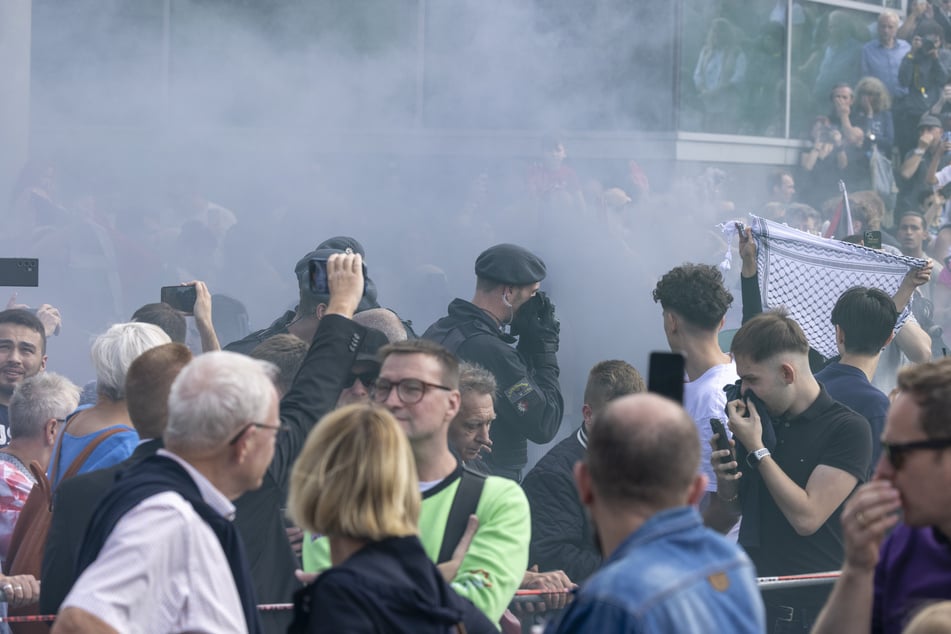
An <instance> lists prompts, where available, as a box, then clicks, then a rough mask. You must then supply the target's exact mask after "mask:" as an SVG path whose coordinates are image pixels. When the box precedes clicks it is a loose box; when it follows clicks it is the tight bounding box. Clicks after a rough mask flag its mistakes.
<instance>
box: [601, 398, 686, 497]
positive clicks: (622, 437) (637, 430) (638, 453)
mask: <svg viewBox="0 0 951 634" xmlns="http://www.w3.org/2000/svg"><path fill="white" fill-rule="evenodd" d="M632 399H641V400H643V401H644V402H645V403H649V402H650V401H655V404H657V403H659V405H660V407H662V408H663V410H665V413H664V414H662V415H660V416H657V417H656V418H651V419H645V418H642V417H641V416H640V415H639V416H636V417H635V416H632V414H631V412H630V404H631V403H632V402H633V401H632ZM661 401H663V402H662V403H660V402H661ZM646 409H647V408H646V407H645V410H646ZM651 409H655V408H654V407H651ZM646 413H647V412H646V411H645V414H646ZM587 463H588V468H589V471H590V473H591V480H592V483H593V485H594V487H595V489H596V490H597V492H598V493H599V494H600V495H601V496H603V497H604V498H605V499H607V500H609V501H612V502H617V503H619V504H625V503H627V504H642V505H647V506H650V507H652V508H665V507H669V506H673V505H675V504H676V500H677V499H679V497H680V496H682V495H683V493H684V492H685V491H686V490H687V489H688V488H689V487H690V485H691V483H692V482H693V481H694V477H695V476H696V474H697V471H698V470H699V469H700V438H699V436H698V435H697V427H696V425H695V424H694V422H693V419H692V418H690V415H689V414H687V412H686V411H685V410H684V409H683V408H682V407H680V406H679V405H677V404H676V403H674V402H673V401H670V400H668V399H665V398H663V397H660V396H657V395H655V394H636V395H633V396H627V397H624V398H622V399H618V400H615V401H614V402H613V403H610V404H609V405H608V406H607V407H605V408H604V409H603V410H602V411H601V412H600V413H599V414H598V415H597V416H596V417H595V421H594V424H593V425H592V426H591V431H590V433H589V435H588V455H587Z"/></svg>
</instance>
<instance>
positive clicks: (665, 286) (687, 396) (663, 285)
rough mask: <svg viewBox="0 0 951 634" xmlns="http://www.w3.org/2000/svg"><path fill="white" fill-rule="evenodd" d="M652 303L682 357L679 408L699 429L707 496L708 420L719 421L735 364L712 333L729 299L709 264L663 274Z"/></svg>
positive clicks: (710, 486) (712, 486)
mask: <svg viewBox="0 0 951 634" xmlns="http://www.w3.org/2000/svg"><path fill="white" fill-rule="evenodd" d="M654 301H655V302H659V303H660V305H661V308H663V311H664V333H665V334H666V335H667V343H668V344H669V345H670V349H671V351H672V352H679V353H680V354H682V355H684V357H686V365H685V371H686V374H687V376H686V379H685V381H686V382H685V384H684V402H683V406H684V409H686V410H687V412H688V413H689V414H690V417H691V418H692V419H693V421H694V423H695V424H696V425H697V431H698V432H699V433H700V440H701V442H700V450H701V451H702V452H703V456H702V459H701V461H700V469H701V471H702V472H703V473H704V474H705V475H706V476H707V496H706V497H705V498H704V500H703V502H702V505H703V506H706V503H707V501H708V500H707V498H708V497H709V495H710V494H711V493H714V492H716V488H717V478H716V474H714V473H713V467H711V466H710V436H712V435H713V432H712V431H711V430H710V419H711V418H719V419H720V420H721V421H722V420H724V419H725V416H726V415H725V414H724V408H725V407H726V394H725V393H724V392H723V386H725V385H729V384H731V383H734V382H736V380H737V379H738V378H739V377H738V376H737V374H736V364H735V363H734V362H733V358H732V357H731V356H730V355H729V354H727V353H725V352H723V350H721V349H720V343H719V341H718V340H717V335H718V334H719V332H720V329H721V328H722V327H723V318H724V315H726V311H727V310H728V309H729V308H730V304H732V303H733V295H731V294H730V291H728V290H727V289H726V287H725V286H724V285H723V275H721V273H720V271H719V269H717V268H716V267H715V266H709V265H706V264H684V265H682V266H678V267H675V268H673V269H671V270H670V271H668V272H667V273H666V274H664V276H663V277H661V278H660V281H659V282H657V286H656V287H655V288H654Z"/></svg>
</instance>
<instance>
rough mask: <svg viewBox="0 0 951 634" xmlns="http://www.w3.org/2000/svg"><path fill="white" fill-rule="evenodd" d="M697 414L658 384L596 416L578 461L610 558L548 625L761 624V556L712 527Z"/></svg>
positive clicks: (618, 628) (757, 628) (692, 628)
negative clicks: (701, 508) (706, 513)
mask: <svg viewBox="0 0 951 634" xmlns="http://www.w3.org/2000/svg"><path fill="white" fill-rule="evenodd" d="M699 467H700V439H699V436H698V434H697V428H696V426H695V425H694V422H693V419H691V418H690V416H689V415H688V414H687V412H686V411H685V410H684V409H683V408H682V407H681V406H680V405H678V404H676V403H674V402H673V401H670V400H667V399H665V398H662V397H660V396H656V395H653V394H634V395H631V396H624V397H621V398H618V399H616V400H614V401H612V402H611V403H609V404H608V406H607V407H605V409H604V410H602V412H601V413H600V414H598V416H597V417H596V418H595V423H594V425H592V429H591V433H590V435H589V436H588V454H587V458H586V460H585V461H583V462H579V463H578V464H577V465H576V466H575V480H576V482H577V485H578V492H579V495H580V497H581V501H582V503H583V504H584V505H585V506H586V507H587V508H588V512H589V513H590V514H591V519H592V522H593V524H594V526H595V532H596V533H597V537H598V540H599V543H600V545H601V551H602V554H603V556H604V565H603V566H602V567H601V569H600V570H599V571H598V572H596V573H595V574H594V575H593V576H592V577H591V578H590V579H589V580H588V582H587V583H585V585H584V586H583V587H582V588H581V590H580V591H579V592H578V595H577V596H576V597H575V600H574V601H573V602H572V603H571V605H570V606H569V607H568V608H567V609H566V610H565V612H564V614H563V616H562V618H561V620H560V621H558V622H556V623H553V624H551V625H550V626H549V628H548V630H547V631H548V632H558V633H562V632H581V631H585V632H635V631H636V632H644V631H649V632H700V631H711V632H712V631H716V632H750V633H752V632H763V631H764V630H765V627H766V619H765V613H764V609H763V602H762V599H761V598H760V595H759V591H758V589H757V587H756V578H755V573H754V570H753V565H752V563H751V562H750V560H749V558H748V557H747V556H746V555H745V554H744V553H743V551H742V550H740V548H739V547H738V546H736V545H735V544H732V543H730V542H728V541H727V540H726V539H725V538H724V537H723V536H721V535H719V534H718V533H715V532H714V531H712V530H710V529H708V528H705V527H704V526H703V522H702V520H701V518H700V514H699V513H698V512H697V509H696V507H695V505H696V504H697V502H698V501H699V500H700V498H701V497H703V494H704V491H705V489H706V480H707V478H706V476H705V475H703V474H701V473H700V472H699Z"/></svg>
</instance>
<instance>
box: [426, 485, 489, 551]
mask: <svg viewBox="0 0 951 634" xmlns="http://www.w3.org/2000/svg"><path fill="white" fill-rule="evenodd" d="M484 486H485V476H483V475H480V474H478V473H474V472H472V471H469V470H468V469H465V468H463V469H462V476H461V477H460V479H459V488H458V489H456V495H455V497H453V499H452V506H450V507H449V517H448V519H446V530H445V532H444V533H443V536H442V545H441V546H440V547H439V559H437V560H436V563H439V564H441V563H443V562H445V561H449V560H450V559H452V551H454V550H455V549H456V545H457V544H458V543H459V540H460V539H462V534H463V533H465V532H466V524H468V523H469V516H470V515H472V514H473V513H475V512H476V508H478V506H479V498H480V497H482V488H483V487H484Z"/></svg>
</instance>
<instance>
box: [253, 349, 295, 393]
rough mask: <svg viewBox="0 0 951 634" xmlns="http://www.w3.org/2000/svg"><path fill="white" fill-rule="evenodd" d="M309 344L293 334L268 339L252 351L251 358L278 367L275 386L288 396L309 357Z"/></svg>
mask: <svg viewBox="0 0 951 634" xmlns="http://www.w3.org/2000/svg"><path fill="white" fill-rule="evenodd" d="M308 348H309V346H308V345H307V342H306V341H304V340H303V339H301V338H300V337H297V336H295V335H291V334H283V335H274V336H273V337H268V338H267V339H265V340H264V341H262V342H261V343H259V344H258V345H257V346H255V348H254V350H252V351H251V356H252V357H254V358H255V359H261V360H262V361H270V362H271V363H273V364H274V365H276V366H277V380H276V381H275V385H276V387H277V389H278V390H280V391H281V394H287V392H288V391H289V390H290V389H291V385H293V383H294V377H296V376H297V371H298V370H299V369H300V364H301V363H303V361H304V357H305V356H307V350H308Z"/></svg>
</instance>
